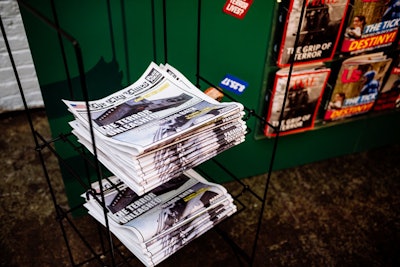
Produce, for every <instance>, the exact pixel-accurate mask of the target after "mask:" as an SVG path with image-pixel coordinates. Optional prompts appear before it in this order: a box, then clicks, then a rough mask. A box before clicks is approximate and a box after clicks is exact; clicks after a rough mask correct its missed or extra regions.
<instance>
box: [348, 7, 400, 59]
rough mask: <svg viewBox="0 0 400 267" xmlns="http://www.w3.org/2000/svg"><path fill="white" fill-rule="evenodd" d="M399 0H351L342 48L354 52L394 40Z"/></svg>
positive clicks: (387, 43)
mask: <svg viewBox="0 0 400 267" xmlns="http://www.w3.org/2000/svg"><path fill="white" fill-rule="evenodd" d="M399 5H400V1H399V0H377V1H370V0H354V3H353V4H352V8H351V12H350V16H349V18H348V21H347V26H346V29H345V31H344V36H343V37H344V39H343V42H342V46H341V52H342V53H345V54H357V53H361V52H366V51H374V50H377V49H381V48H385V47H389V46H391V45H392V44H395V41H396V38H397V32H398V30H399V21H400V13H399V11H398V10H399Z"/></svg>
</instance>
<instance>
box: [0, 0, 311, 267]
mask: <svg viewBox="0 0 400 267" xmlns="http://www.w3.org/2000/svg"><path fill="white" fill-rule="evenodd" d="M18 3H19V5H20V7H21V8H24V9H26V10H27V11H29V12H30V13H32V14H33V15H34V16H35V17H37V19H39V20H41V21H43V22H44V23H45V24H46V25H47V26H49V27H50V28H52V29H54V30H55V31H56V32H57V35H58V38H59V45H60V51H61V54H62V57H63V59H64V64H65V70H66V77H67V80H68V81H69V88H70V96H71V98H72V99H73V98H74V92H73V90H72V89H71V87H72V86H71V82H70V80H71V78H70V74H69V73H68V67H67V60H66V55H65V47H64V40H66V41H67V42H68V43H69V44H70V45H71V46H72V47H73V50H74V53H75V57H76V62H77V66H78V70H79V77H80V80H79V81H80V87H81V90H82V96H83V99H84V101H86V103H88V101H89V96H88V88H87V85H86V81H85V68H84V61H83V55H82V50H81V47H80V44H79V41H78V40H77V39H75V38H74V37H73V36H71V35H70V34H69V33H67V32H66V31H64V30H63V29H62V28H60V26H59V23H58V17H57V13H56V10H55V7H54V1H51V4H52V5H51V8H52V12H53V21H52V20H50V19H48V18H46V16H44V15H42V14H41V13H40V12H39V11H37V10H36V9H35V8H33V7H32V6H30V5H29V4H28V3H27V2H25V1H20V0H19V1H18ZM107 3H108V7H109V3H110V1H107ZM151 3H152V12H151V13H152V15H153V18H152V19H153V23H154V6H155V1H154V0H152V2H151ZM197 3H198V6H197V12H198V14H197V15H198V21H197V29H196V32H197V47H196V49H197V59H196V60H197V61H196V62H195V64H196V72H197V73H196V79H197V82H196V86H197V87H200V83H201V82H202V83H205V84H207V85H208V86H211V87H215V88H217V86H216V85H214V84H213V83H212V82H210V81H208V80H207V78H205V77H203V76H202V74H201V73H202V70H201V68H200V66H201V64H200V61H201V45H200V43H201V42H200V39H201V25H202V21H201V18H202V16H201V12H202V0H198V1H197ZM304 3H306V1H304ZM162 5H163V24H164V27H163V31H164V33H163V36H164V40H163V44H164V57H165V61H166V62H168V47H167V34H168V31H167V27H166V24H167V16H168V14H167V12H166V7H165V6H166V0H163V2H162ZM304 6H305V4H304V5H303V9H302V13H301V14H303V12H304V9H305V7H304ZM108 15H109V16H111V13H110V12H109V13H108ZM0 22H1V20H0ZM110 30H112V27H110ZM1 31H2V34H3V36H4V39H5V44H6V48H7V51H8V54H9V56H10V60H11V64H12V67H13V69H14V73H15V76H16V80H17V82H18V87H19V90H20V94H21V97H22V100H23V104H24V107H25V112H26V115H27V118H28V123H29V126H30V129H31V132H32V135H33V137H34V142H35V149H36V151H37V154H38V156H39V159H40V164H41V165H42V168H43V173H44V178H45V179H46V181H47V184H48V187H49V192H50V194H51V198H52V201H53V204H54V210H55V213H56V218H57V221H58V222H59V225H60V229H61V232H62V234H63V237H64V241H65V245H66V246H67V250H68V252H69V258H70V261H71V265H72V266H83V265H84V264H86V263H88V262H94V263H98V264H99V265H100V266H125V265H126V266H131V260H130V259H131V258H132V257H133V256H129V255H127V253H124V252H123V250H124V248H123V245H122V244H121V243H120V242H118V240H116V239H115V238H114V237H113V235H112V233H111V232H110V228H109V223H108V217H107V215H106V207H105V205H102V206H103V210H104V215H105V216H104V218H105V227H103V226H101V225H99V224H97V227H96V229H97V231H98V233H99V244H98V245H99V247H100V248H101V249H100V250H98V249H95V248H94V247H93V245H92V244H90V243H89V242H88V241H87V239H86V237H85V234H84V233H82V232H81V231H80V230H79V229H78V227H76V225H75V222H73V220H71V213H73V212H74V211H75V210H76V209H79V208H80V207H81V206H77V207H72V208H70V209H65V208H63V207H62V206H61V205H59V203H58V200H57V196H56V195H55V193H54V190H53V185H52V179H51V177H50V175H49V171H48V169H47V167H46V162H45V158H44V157H43V151H44V150H50V151H51V152H52V154H53V155H55V157H57V159H58V160H59V163H60V165H63V167H64V168H65V169H67V170H68V172H69V173H70V175H72V176H73V177H74V178H75V179H76V180H77V181H78V182H79V184H80V185H81V186H82V188H83V189H84V191H87V190H89V189H90V184H91V181H90V179H89V177H90V172H91V171H94V172H95V174H96V177H97V180H98V182H99V184H100V188H101V189H103V188H102V183H101V180H102V178H104V169H103V167H102V166H101V164H100V163H99V161H98V159H97V152H96V151H97V150H96V140H95V138H94V134H93V127H92V125H91V123H92V121H91V120H90V119H89V120H88V121H89V123H90V131H91V138H92V140H91V141H92V144H93V155H91V154H89V153H86V150H85V149H84V148H83V147H82V146H81V145H77V144H76V142H74V136H73V135H72V134H71V133H67V134H60V135H59V136H57V137H56V138H54V139H52V140H46V139H45V138H44V137H43V136H42V135H41V134H40V133H39V132H38V131H37V130H36V129H35V127H34V125H33V123H32V118H31V114H30V110H29V107H28V104H27V101H26V97H25V95H24V91H23V88H22V85H21V82H20V78H19V75H18V72H17V68H16V65H15V61H14V59H13V55H12V52H11V49H10V46H9V43H8V40H7V35H6V32H5V29H4V25H3V22H1ZM299 31H300V25H299V28H298V32H299ZM154 32H155V29H154V28H153V37H154V36H155V33H154ZM297 36H299V34H298V35H297ZM153 39H154V42H155V41H156V40H155V38H153ZM297 42H298V40H296V43H297ZM153 47H156V44H155V43H153ZM112 49H113V53H114V54H115V45H113V46H112ZM156 53H157V52H156V50H155V49H154V58H155V59H156V58H157V54H156ZM292 67H293V63H292V64H291V66H290V70H289V77H290V74H291V72H292ZM289 83H290V78H289V80H288V82H287V88H286V94H287V91H288V85H289ZM286 96H287V95H285V98H284V102H283V106H284V105H285V101H286ZM226 97H228V98H229V99H230V100H233V101H236V100H235V99H234V98H232V97H231V96H229V95H226ZM87 106H88V107H89V105H87ZM245 111H246V117H245V119H246V120H247V119H249V118H255V119H256V120H258V121H259V123H260V124H263V123H265V119H264V117H263V115H259V114H257V113H256V111H255V109H253V108H252V107H246V106H245ZM88 114H89V116H90V112H89V108H88ZM281 120H282V115H281V118H280V121H281ZM271 127H273V126H272V125H271ZM278 129H280V124H279V125H278V126H277V127H276V132H277V136H276V137H275V139H274V141H273V142H274V145H273V150H272V151H271V153H272V157H271V158H272V160H271V161H270V162H269V171H268V173H266V174H265V179H264V190H263V193H262V194H261V195H259V194H257V193H256V192H255V191H254V190H253V189H252V188H251V187H250V186H248V185H247V184H246V183H244V182H243V181H242V180H241V179H239V178H238V177H236V176H235V174H234V173H232V172H231V171H230V170H229V168H227V167H226V166H224V165H223V164H221V163H220V162H219V161H218V160H216V159H211V161H212V162H213V163H214V164H215V165H216V166H218V167H219V168H220V169H221V170H222V171H223V172H225V173H227V174H228V175H229V176H230V177H231V178H232V180H234V181H235V182H236V183H237V186H238V188H240V190H239V193H238V194H237V195H235V196H234V198H235V201H236V203H237V204H238V206H239V207H240V209H239V212H246V207H245V204H243V203H242V201H241V197H242V196H243V195H244V194H251V195H252V196H253V197H254V198H255V199H256V200H257V201H258V202H260V204H261V205H260V206H259V207H260V208H259V213H258V214H259V216H258V219H257V222H256V230H255V235H254V238H253V243H252V246H251V247H252V248H251V251H250V253H248V252H246V251H245V250H243V249H242V248H241V247H240V246H239V245H237V244H236V243H235V241H234V240H233V239H232V238H231V237H230V236H229V233H226V232H224V230H223V229H220V228H219V227H218V226H216V227H215V230H216V231H217V232H218V233H219V234H220V235H221V236H222V237H223V238H224V239H225V240H226V241H227V244H228V245H230V246H231V247H232V249H233V250H234V251H235V252H236V253H235V254H236V255H237V258H238V262H239V263H240V265H241V266H253V265H254V259H255V257H256V255H257V251H258V248H259V235H260V231H261V229H262V227H263V226H265V225H263V213H264V210H265V208H266V202H267V201H266V200H267V193H268V187H269V183H270V179H271V170H272V169H273V165H274V163H275V162H274V160H275V153H276V151H277V148H278V143H279V131H278ZM58 142H62V143H65V144H67V145H69V146H70V147H71V148H72V149H73V150H74V151H75V152H76V153H77V154H79V155H80V157H81V158H82V161H83V162H84V164H85V166H86V167H85V168H86V170H87V172H86V173H78V172H76V171H75V169H74V166H72V165H71V164H70V163H68V162H67V161H66V160H64V158H63V155H61V154H60V153H59V152H58V151H57V150H56V149H55V148H54V144H55V143H58ZM199 171H200V172H201V173H202V175H204V176H205V177H207V178H208V179H212V175H209V174H207V172H206V171H204V170H201V169H200V170H199ZM101 192H102V190H101ZM97 200H98V201H99V202H100V203H104V194H102V193H101V194H99V195H98V196H97ZM231 219H232V220H234V216H233V218H231ZM229 220H230V219H229ZM94 224H96V222H94ZM67 227H69V228H70V229H72V230H73V232H75V233H76V234H77V235H78V236H79V238H80V239H81V240H82V242H83V243H84V245H85V246H86V247H87V249H88V250H89V251H90V252H91V256H90V257H88V258H87V259H85V260H81V261H79V262H77V261H76V259H75V257H74V255H73V250H72V249H71V244H70V242H69V239H68V234H67V230H66V228H67Z"/></svg>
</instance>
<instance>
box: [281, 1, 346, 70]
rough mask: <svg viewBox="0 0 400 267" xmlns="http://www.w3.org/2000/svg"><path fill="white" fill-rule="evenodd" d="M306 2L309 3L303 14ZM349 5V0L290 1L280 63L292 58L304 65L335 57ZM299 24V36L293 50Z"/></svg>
mask: <svg viewBox="0 0 400 267" xmlns="http://www.w3.org/2000/svg"><path fill="white" fill-rule="evenodd" d="M304 1H307V2H306V3H304ZM303 4H305V5H306V6H305V10H304V12H303V16H301V15H302V14H301V11H302V7H303ZM348 4H349V0H335V1H319V0H290V6H289V11H288V13H287V16H286V24H285V27H284V32H283V35H282V38H281V40H282V41H281V45H280V50H279V53H278V61H277V65H278V66H279V67H281V68H282V67H286V66H288V65H289V64H290V62H291V60H293V61H294V64H300V63H303V64H304V63H310V62H318V61H326V60H330V59H332V58H333V56H334V53H335V50H336V46H337V44H338V41H339V39H340V32H341V29H342V27H343V25H344V22H345V14H346V11H347V7H348ZM299 23H301V29H300V36H299V38H298V45H297V47H296V51H294V47H295V41H296V35H297V31H298V26H299Z"/></svg>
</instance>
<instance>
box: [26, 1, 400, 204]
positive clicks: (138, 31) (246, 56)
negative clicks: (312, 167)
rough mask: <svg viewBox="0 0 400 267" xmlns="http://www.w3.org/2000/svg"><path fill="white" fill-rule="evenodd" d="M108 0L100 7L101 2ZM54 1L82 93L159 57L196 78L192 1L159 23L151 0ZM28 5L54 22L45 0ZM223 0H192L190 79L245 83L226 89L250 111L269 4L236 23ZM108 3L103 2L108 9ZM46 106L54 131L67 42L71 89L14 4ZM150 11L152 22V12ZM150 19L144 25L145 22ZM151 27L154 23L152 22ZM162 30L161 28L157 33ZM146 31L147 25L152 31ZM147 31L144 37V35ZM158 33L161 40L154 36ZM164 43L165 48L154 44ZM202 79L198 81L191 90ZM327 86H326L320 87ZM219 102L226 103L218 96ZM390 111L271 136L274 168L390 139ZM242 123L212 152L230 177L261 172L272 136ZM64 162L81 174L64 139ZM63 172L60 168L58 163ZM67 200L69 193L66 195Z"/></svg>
mask: <svg viewBox="0 0 400 267" xmlns="http://www.w3.org/2000/svg"><path fill="white" fill-rule="evenodd" d="M108 3H109V6H108ZM152 3H153V2H152V1H150V0H148V1H139V0H131V1H109V2H107V1H94V0H85V1H81V0H79V1H78V0H69V1H55V10H56V12H57V14H58V20H59V25H60V27H61V28H62V29H63V30H64V31H65V32H67V33H68V34H70V35H71V36H73V37H74V38H75V39H76V40H77V41H78V42H79V44H80V47H81V49H82V54H83V62H84V68H85V73H86V76H85V79H86V83H87V86H88V90H89V97H90V99H96V98H99V97H103V96H105V95H107V94H109V93H111V92H114V91H116V90H118V89H121V88H123V87H125V86H127V85H129V84H130V83H132V82H133V81H135V79H137V78H138V77H139V76H140V75H141V73H142V72H143V71H144V70H145V68H146V67H147V65H148V64H149V62H150V61H155V62H156V63H165V60H166V59H167V60H168V63H170V64H171V65H173V66H174V67H176V68H177V69H179V70H180V71H181V72H182V73H184V74H185V75H186V76H187V77H188V78H189V79H190V80H191V81H192V82H193V83H196V81H197V80H196V69H197V68H196V66H197V65H196V64H197V61H196V60H197V53H196V52H197V29H198V24H197V19H198V17H197V14H198V1H194V0H192V1H188V0H167V1H165V3H166V18H167V19H166V24H164V22H163V9H162V7H163V2H162V1H154V3H155V6H154V9H152ZM29 4H30V5H31V6H33V7H34V8H35V9H37V10H38V11H40V13H42V14H44V15H45V16H46V17H47V18H48V19H49V20H50V21H53V22H54V21H55V19H54V17H53V15H52V12H51V2H50V1H44V0H35V1H29ZM224 4H225V0H203V1H201V24H200V32H201V35H200V36H201V38H200V50H199V52H200V76H201V77H203V78H205V79H206V80H208V81H210V82H212V83H213V84H216V85H218V83H219V82H220V81H221V80H222V78H223V77H224V76H225V74H227V73H229V74H231V75H233V76H236V77H238V78H240V79H241V80H245V81H247V82H248V83H249V86H248V87H247V89H246V91H245V92H244V93H243V94H242V95H235V94H231V93H229V92H226V94H227V95H231V96H232V97H234V98H236V100H237V101H239V102H241V103H243V104H244V105H245V106H247V107H248V108H250V109H254V110H255V111H256V113H257V114H258V115H259V116H261V117H262V116H263V110H264V104H265V103H264V99H265V95H266V92H267V91H268V88H269V86H268V85H269V84H270V79H271V77H272V76H273V73H274V72H275V71H276V67H275V66H274V61H275V57H274V55H273V49H272V48H273V44H274V38H273V37H272V36H273V35H274V32H275V29H274V27H275V24H276V23H275V21H277V20H278V12H277V10H278V4H277V2H275V1H271V0H263V1H260V0H254V2H253V4H252V6H251V7H250V9H249V11H248V13H247V15H246V16H245V18H244V19H242V20H240V19H237V18H234V17H232V16H229V15H227V14H225V13H223V12H222V7H223V6H224ZM108 7H110V8H108ZM20 9H21V12H22V15H23V20H24V23H25V28H26V32H27V35H28V39H29V43H30V47H31V50H32V55H33V59H34V62H35V66H36V71H37V74H38V78H39V82H40V84H41V89H42V93H43V97H44V101H45V104H46V110H47V114H48V117H49V121H50V126H51V130H52V133H53V135H54V136H58V135H59V134H60V133H68V132H70V127H69V126H68V121H69V120H71V119H72V116H71V115H70V114H69V113H68V112H67V111H66V108H65V106H64V105H63V104H62V103H61V99H62V98H67V99H71V98H72V95H73V97H74V98H75V99H82V95H81V93H80V90H81V88H80V81H79V77H78V68H77V62H76V58H75V55H74V49H73V46H72V44H71V43H70V42H69V41H68V40H67V39H66V38H63V41H62V42H63V44H64V47H65V51H66V55H67V62H68V68H67V69H68V72H69V73H70V77H71V83H70V84H71V86H72V92H70V90H69V85H68V82H67V76H66V69H65V67H64V65H63V60H62V56H61V53H60V51H61V48H60V45H59V42H58V36H57V32H56V31H55V30H54V29H52V28H50V27H49V26H47V25H46V24H45V23H43V21H41V20H40V19H38V18H37V17H36V16H34V15H32V13H31V12H30V11H28V9H27V8H26V7H24V6H21V5H20ZM153 12H154V15H155V16H154V20H152V14H153ZM153 21H154V24H153ZM153 25H154V28H153ZM164 27H166V29H167V35H166V36H165V35H164V34H163V28H164ZM153 29H154V32H153ZM153 33H154V34H153ZM165 40H166V42H164V41H165ZM165 48H166V49H167V54H165V53H164V52H165V51H164V49H165ZM207 87H208V86H207V84H205V83H203V82H201V83H200V88H201V89H203V90H204V89H206V88H207ZM327 91H328V90H327ZM225 100H227V99H226V98H225ZM399 118H400V115H399V112H389V113H385V114H380V115H373V116H364V117H360V118H357V119H354V120H348V121H343V122H339V123H334V124H321V123H319V124H317V127H316V129H315V130H312V131H308V132H305V133H299V134H295V135H288V136H283V137H280V138H279V143H278V150H277V154H276V160H275V164H274V167H273V168H274V169H281V168H289V167H292V166H296V165H301V164H306V163H309V162H313V161H318V160H322V159H326V158H330V157H336V156H340V155H344V154H348V153H354V152H358V151H363V150H367V149H370V148H373V147H377V146H383V145H386V144H392V143H398V142H399V138H398V136H399V133H400V130H399V127H398V123H399ZM248 127H249V128H250V129H251V130H252V131H251V133H250V134H248V136H247V140H246V142H245V143H243V144H241V145H239V146H237V147H234V148H232V149H230V150H229V151H226V152H224V153H223V154H221V155H219V156H218V157H217V159H218V160H219V161H220V162H222V163H223V164H224V165H225V166H226V167H227V168H228V169H229V170H230V171H231V172H232V173H234V174H235V175H236V176H237V177H239V178H244V177H249V176H253V175H258V174H262V173H265V172H267V171H268V168H269V163H270V161H271V157H272V149H273V145H274V141H275V139H267V138H265V137H263V135H262V133H261V130H260V122H259V120H257V119H256V118H254V117H252V118H251V119H250V120H249V121H248ZM56 148H57V150H58V151H59V152H60V154H62V155H63V156H64V157H65V159H66V161H67V162H68V163H69V164H71V165H72V166H74V168H76V169H77V170H78V172H79V173H83V171H82V170H83V169H84V167H83V166H80V165H81V163H79V157H77V155H76V152H75V151H74V150H72V149H71V148H69V146H67V145H65V144H63V143H61V144H58V143H57V144H56ZM62 168H63V170H65V169H64V168H65V167H62ZM202 168H203V169H204V170H206V171H207V172H208V173H213V176H214V177H215V178H216V179H217V180H218V181H221V182H224V181H228V180H229V179H230V178H229V176H227V175H226V174H225V173H223V172H221V171H220V170H219V169H218V168H216V167H215V165H214V164H213V163H212V162H207V163H205V164H203V165H202ZM63 173H64V181H65V184H66V187H67V193H68V194H69V195H70V196H76V195H77V192H79V193H80V191H79V189H76V182H75V181H74V180H73V179H71V177H69V174H67V173H66V172H64V171H63ZM71 199H72V200H71V204H72V205H73V204H74V203H75V201H76V202H79V200H75V197H71Z"/></svg>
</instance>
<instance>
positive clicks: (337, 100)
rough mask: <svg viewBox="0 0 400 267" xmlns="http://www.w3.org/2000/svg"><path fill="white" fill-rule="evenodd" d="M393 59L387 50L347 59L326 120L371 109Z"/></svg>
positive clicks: (342, 67)
mask: <svg viewBox="0 0 400 267" xmlns="http://www.w3.org/2000/svg"><path fill="white" fill-rule="evenodd" d="M391 62H392V59H391V58H387V57H386V55H384V54H383V53H373V54H367V55H362V56H355V57H351V58H348V59H346V60H344V61H343V62H342V66H341V68H340V71H339V74H338V77H337V80H336V84H335V87H334V88H333V92H332V96H331V99H330V101H329V103H328V106H327V109H326V112H325V116H324V120H326V121H331V120H338V119H343V118H348V117H353V116H356V115H360V114H365V113H367V112H368V111H370V110H371V109H372V107H373V106H374V103H375V100H376V98H377V96H378V93H379V90H380V89H381V87H382V83H383V80H384V78H385V75H386V72H387V70H388V69H389V67H390V64H391Z"/></svg>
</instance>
